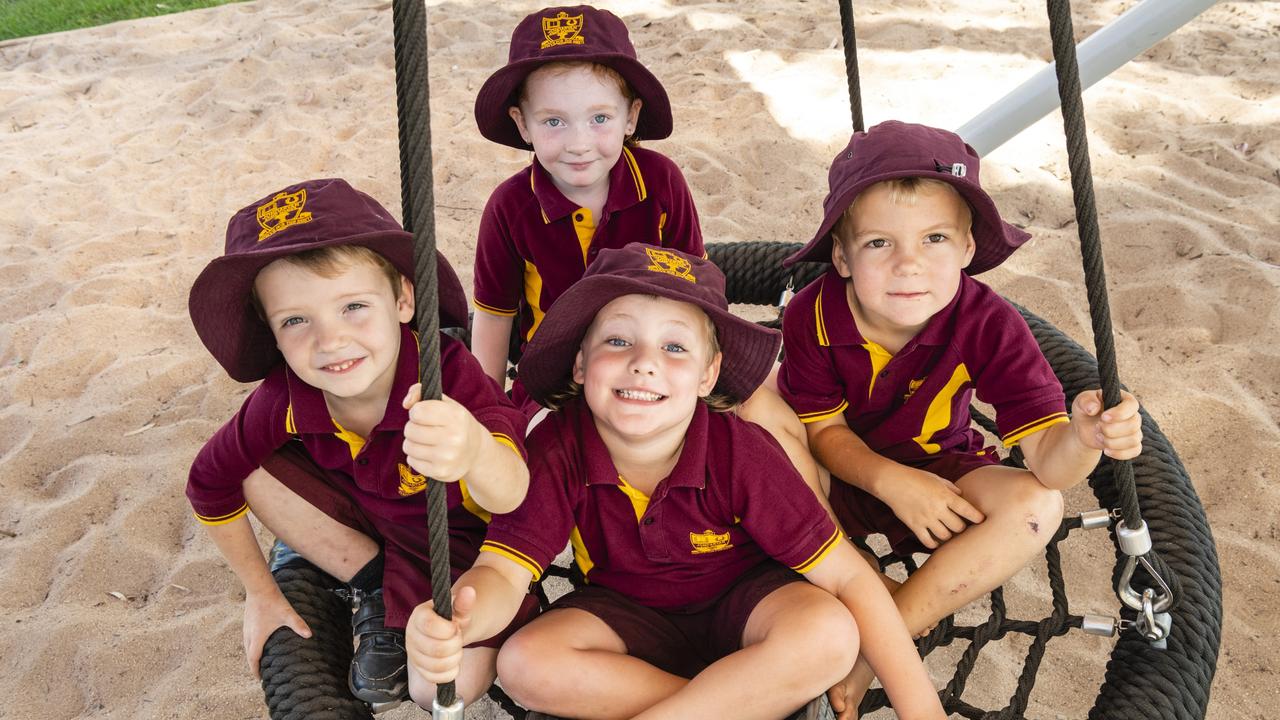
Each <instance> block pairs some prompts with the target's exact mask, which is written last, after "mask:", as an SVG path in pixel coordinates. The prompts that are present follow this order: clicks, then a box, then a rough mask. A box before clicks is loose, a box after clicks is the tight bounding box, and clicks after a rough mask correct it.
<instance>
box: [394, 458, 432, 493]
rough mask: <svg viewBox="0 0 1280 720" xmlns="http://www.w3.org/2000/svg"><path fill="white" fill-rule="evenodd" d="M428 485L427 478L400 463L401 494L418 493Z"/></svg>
mask: <svg viewBox="0 0 1280 720" xmlns="http://www.w3.org/2000/svg"><path fill="white" fill-rule="evenodd" d="M426 486H427V478H426V477H424V476H422V475H419V474H418V473H416V472H414V471H413V470H410V469H409V466H408V465H405V464H404V463H400V496H401V497H405V496H408V495H416V494H418V493H420V492H422V490H423V488H425V487H426Z"/></svg>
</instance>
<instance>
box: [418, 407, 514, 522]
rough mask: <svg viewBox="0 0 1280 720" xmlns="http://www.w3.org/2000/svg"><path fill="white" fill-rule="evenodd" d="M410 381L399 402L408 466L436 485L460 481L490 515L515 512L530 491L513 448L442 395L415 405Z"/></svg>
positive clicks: (468, 412) (463, 408) (469, 413)
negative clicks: (406, 417) (405, 412)
mask: <svg viewBox="0 0 1280 720" xmlns="http://www.w3.org/2000/svg"><path fill="white" fill-rule="evenodd" d="M421 390H422V386H421V385H420V384H417V383H415V384H414V385H413V387H411V388H409V394H408V395H406V396H405V398H404V406H405V408H407V409H408V410H409V421H408V422H407V423H405V426H404V454H405V457H406V458H407V460H408V461H409V466H410V467H412V468H413V469H414V470H416V471H417V472H419V473H422V474H423V475H426V476H427V477H430V478H435V479H436V480H440V481H441V482H455V481H457V480H461V479H463V478H465V479H466V481H467V489H468V491H469V492H470V493H471V497H472V498H473V499H474V500H475V501H476V502H477V503H479V505H480V507H483V508H484V509H485V510H488V511H489V512H494V513H506V512H511V511H512V510H515V509H516V508H517V507H518V506H519V505H520V503H521V502H522V501H523V500H524V496H525V493H526V492H527V491H528V489H529V468H528V467H527V466H526V465H525V463H524V459H523V458H521V457H520V454H519V453H518V452H516V450H515V448H514V447H511V446H509V445H505V444H503V443H501V442H499V441H498V440H497V439H495V438H494V437H493V435H491V434H490V433H489V431H488V430H487V429H485V427H484V426H483V425H481V424H480V422H479V421H478V420H476V419H475V417H474V416H473V415H472V414H471V412H470V411H468V410H467V409H466V408H465V407H463V406H462V405H461V404H459V403H457V402H455V401H454V400H452V399H451V398H449V397H448V396H447V395H446V396H444V397H442V398H441V399H440V400H423V401H418V397H420V395H421Z"/></svg>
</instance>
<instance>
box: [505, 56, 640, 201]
mask: <svg viewBox="0 0 1280 720" xmlns="http://www.w3.org/2000/svg"><path fill="white" fill-rule="evenodd" d="M524 95H525V97H524V99H523V100H522V101H521V103H520V105H519V106H517V107H512V108H511V109H510V110H509V112H510V114H511V119H512V120H514V121H515V123H516V128H518V129H519V131H520V137H522V138H524V140H525V142H527V143H529V144H530V145H532V146H533V152H534V155H535V156H536V157H537V159H538V162H539V163H540V164H541V165H542V167H543V168H544V169H545V170H546V171H547V173H548V174H549V175H551V179H552V181H554V182H555V184H556V187H557V188H558V189H559V190H560V192H562V193H564V195H565V197H567V198H569V199H571V200H579V199H580V198H586V197H589V196H590V195H591V194H599V193H606V194H607V192H608V188H609V171H610V170H611V169H612V168H613V166H614V165H615V164H616V163H617V162H618V158H619V157H620V156H621V155H622V146H623V142H624V141H625V140H626V138H627V136H628V135H630V134H631V133H633V132H635V129H636V120H637V119H638V118H639V116H640V101H639V100H633V101H630V102H628V101H627V98H626V97H625V96H624V95H623V94H622V92H621V91H620V90H619V89H618V86H617V84H616V83H614V82H613V81H611V80H610V79H609V78H605V77H601V76H599V75H597V74H596V73H594V72H592V70H591V69H590V68H587V67H572V68H568V69H566V68H557V67H550V68H546V67H544V68H540V69H538V70H535V71H533V72H532V73H530V74H529V77H528V78H527V79H526V80H525V92H524ZM584 204H585V203H584Z"/></svg>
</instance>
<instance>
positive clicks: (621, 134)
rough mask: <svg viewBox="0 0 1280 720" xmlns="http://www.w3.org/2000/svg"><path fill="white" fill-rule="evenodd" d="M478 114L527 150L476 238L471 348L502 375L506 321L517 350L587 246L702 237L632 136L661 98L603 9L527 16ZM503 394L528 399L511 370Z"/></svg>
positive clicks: (687, 241) (660, 121)
mask: <svg viewBox="0 0 1280 720" xmlns="http://www.w3.org/2000/svg"><path fill="white" fill-rule="evenodd" d="M475 115H476V124H477V125H478V126H479V128H480V134H482V135H483V136H484V137H486V138H488V139H490V140H492V141H494V142H496V143H499V144H502V145H508V146H510V147H514V148H519V149H522V150H526V149H532V150H533V154H534V159H533V162H532V163H530V165H529V167H527V168H525V169H524V170H521V171H520V172H518V173H516V174H515V175H513V176H512V177H511V178H509V179H508V180H506V181H505V182H503V183H502V184H501V185H499V186H498V187H497V189H495V190H494V191H493V194H492V195H491V196H490V197H489V201H488V203H487V204H486V206H485V209H484V213H483V215H482V217H481V219H480V231H479V236H478V239H477V242H476V259H475V293H474V300H475V307H476V309H477V312H476V315H475V319H474V321H473V327H472V334H471V338H472V351H473V352H474V353H475V355H476V358H477V359H479V361H480V364H481V366H482V367H484V369H485V372H486V373H487V374H488V375H489V376H490V377H492V378H494V379H495V380H497V381H498V382H499V383H505V382H506V375H507V358H508V351H509V348H510V344H511V340H512V329H513V324H514V323H517V322H518V323H519V327H518V331H519V342H520V345H521V347H523V346H524V344H525V343H527V342H528V341H529V340H530V339H532V338H533V336H534V335H535V334H536V333H537V331H538V329H539V327H540V325H541V322H542V319H543V316H544V315H545V314H546V311H547V309H548V308H550V307H551V305H552V303H554V302H555V300H556V298H558V297H560V295H562V294H563V293H564V292H565V290H567V289H568V288H569V286H570V285H572V284H573V283H574V282H575V281H576V280H578V278H580V277H582V274H583V272H584V271H585V270H586V267H587V265H589V264H590V263H591V261H592V259H594V258H595V256H596V253H598V252H599V251H600V250H602V249H604V248H614V247H621V246H622V245H623V244H624V243H626V242H632V241H638V242H643V243H647V244H651V245H657V246H661V247H668V248H675V249H677V250H682V251H684V252H688V253H690V254H693V255H702V254H703V248H702V234H701V230H700V229H699V226H698V215H697V211H696V210H695V209H694V204H693V197H692V195H691V194H690V192H689V188H688V186H687V185H686V184H685V181H684V177H683V176H682V175H681V174H680V171H679V169H678V168H677V167H676V166H675V164H674V163H672V162H671V161H670V160H669V159H667V158H666V157H664V156H662V155H660V154H658V153H656V152H653V151H651V150H645V149H642V148H640V147H638V146H637V145H636V141H638V140H640V139H645V140H656V139H661V138H665V137H667V136H668V135H670V134H671V105H670V102H669V101H668V99H667V93H666V91H665V90H664V89H663V87H662V84H661V83H660V82H658V79H657V78H655V77H654V76H653V74H652V73H650V72H649V71H648V70H647V69H646V68H645V67H644V65H642V64H641V63H640V61H639V60H637V59H636V51H635V48H634V47H633V46H632V45H631V40H630V38H629V36H628V34H627V28H626V25H624V24H623V22H622V21H621V20H620V19H618V18H617V17H616V16H615V15H613V14H612V13H610V12H608V11H605V10H597V9H595V8H593V7H590V6H587V5H578V6H574V7H552V8H547V9H545V10H540V11H538V12H535V13H533V14H531V15H529V16H527V17H525V18H524V19H523V20H521V21H520V23H519V24H518V25H517V26H516V28H515V31H514V32H512V34H511V47H510V52H509V56H508V61H507V64H506V65H505V66H503V67H502V68H500V69H499V70H498V71H497V72H495V73H494V74H493V75H492V76H490V77H489V79H488V80H486V81H485V83H484V85H483V86H482V87H481V88H480V92H479V93H478V94H477V96H476V105H475ZM512 397H513V398H515V399H516V401H517V403H518V404H522V405H525V406H526V407H528V408H529V409H530V411H532V410H534V409H536V408H534V407H533V406H532V404H531V403H526V402H525V401H526V396H525V394H524V391H523V387H522V383H521V381H520V380H516V383H515V385H514V386H513V388H512Z"/></svg>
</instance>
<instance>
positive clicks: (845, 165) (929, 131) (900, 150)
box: [827, 120, 980, 202]
mask: <svg viewBox="0 0 1280 720" xmlns="http://www.w3.org/2000/svg"><path fill="white" fill-rule="evenodd" d="M979 170H980V168H979V158H978V154H977V153H976V152H974V150H973V148H972V147H969V145H968V144H966V143H965V141H964V140H962V139H961V138H960V136H959V135H956V134H955V133H953V132H948V131H946V130H941V129H938V128H932V127H928V126H925V125H916V124H913V123H904V122H901V121H898V120H887V121H885V122H882V123H880V124H879V125H876V126H874V127H872V128H871V129H870V130H867V131H865V132H856V133H854V134H853V137H852V138H850V140H849V144H848V145H847V146H845V148H844V150H841V151H840V154H839V155H837V156H836V158H835V160H834V161H833V162H832V163H831V169H830V170H829V171H828V173H827V187H828V188H829V189H830V194H829V195H828V196H827V201H828V202H830V201H831V200H832V199H833V198H835V197H837V196H839V195H840V194H841V193H842V191H843V189H844V188H848V187H852V186H854V185H859V184H861V183H863V182H864V181H865V179H867V178H873V177H888V176H895V177H905V176H921V177H929V176H935V175H937V174H938V173H946V174H949V175H953V176H955V177H956V178H963V180H964V182H965V183H966V184H970V185H973V186H975V187H980V183H979V181H978V173H979ZM952 182H954V180H952Z"/></svg>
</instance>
